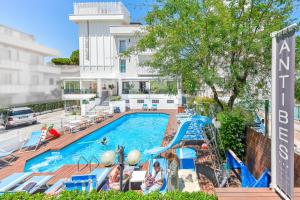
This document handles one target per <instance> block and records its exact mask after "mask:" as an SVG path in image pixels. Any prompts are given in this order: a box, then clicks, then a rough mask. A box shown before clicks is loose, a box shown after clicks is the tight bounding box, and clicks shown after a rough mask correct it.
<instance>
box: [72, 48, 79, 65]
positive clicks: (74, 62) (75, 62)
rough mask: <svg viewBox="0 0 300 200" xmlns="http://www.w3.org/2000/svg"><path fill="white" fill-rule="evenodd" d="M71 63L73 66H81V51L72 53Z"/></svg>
mask: <svg viewBox="0 0 300 200" xmlns="http://www.w3.org/2000/svg"><path fill="white" fill-rule="evenodd" d="M70 61H71V63H72V65H79V50H75V51H73V52H72V54H71V56H70Z"/></svg>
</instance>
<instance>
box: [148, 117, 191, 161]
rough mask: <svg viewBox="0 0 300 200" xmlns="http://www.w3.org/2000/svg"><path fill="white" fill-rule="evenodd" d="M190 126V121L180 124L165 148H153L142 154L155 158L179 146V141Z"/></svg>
mask: <svg viewBox="0 0 300 200" xmlns="http://www.w3.org/2000/svg"><path fill="white" fill-rule="evenodd" d="M190 124H191V121H185V122H183V123H181V124H180V126H179V128H178V130H177V133H176V135H175V136H174V138H173V139H172V141H171V142H170V143H169V144H168V145H167V146H165V147H155V148H153V149H148V150H145V151H144V153H145V154H151V155H153V157H155V155H159V154H160V153H163V152H165V151H166V150H168V149H170V148H172V147H173V146H175V145H176V144H179V143H180V141H181V140H182V138H183V136H184V135H185V133H186V131H187V130H188V128H189V126H190Z"/></svg>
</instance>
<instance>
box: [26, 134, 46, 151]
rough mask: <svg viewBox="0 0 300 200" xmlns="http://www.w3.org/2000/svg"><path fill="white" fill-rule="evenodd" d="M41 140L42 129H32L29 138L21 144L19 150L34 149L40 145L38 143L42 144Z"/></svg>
mask: <svg viewBox="0 0 300 200" xmlns="http://www.w3.org/2000/svg"><path fill="white" fill-rule="evenodd" d="M42 142H43V141H42V131H34V132H32V133H31V136H30V138H29V139H28V140H27V141H25V142H24V144H23V145H22V146H21V148H20V151H21V150H25V149H26V150H29V149H33V150H36V149H37V148H38V147H39V146H40V144H42Z"/></svg>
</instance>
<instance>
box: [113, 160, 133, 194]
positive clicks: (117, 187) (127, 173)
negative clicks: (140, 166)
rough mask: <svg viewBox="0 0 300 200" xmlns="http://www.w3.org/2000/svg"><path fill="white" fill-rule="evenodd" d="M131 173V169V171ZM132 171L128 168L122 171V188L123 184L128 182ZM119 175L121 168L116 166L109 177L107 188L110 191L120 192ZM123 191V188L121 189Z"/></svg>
mask: <svg viewBox="0 0 300 200" xmlns="http://www.w3.org/2000/svg"><path fill="white" fill-rule="evenodd" d="M132 171H133V169H132ZM132 171H131V170H130V169H129V168H126V167H125V169H124V171H123V182H122V183H123V186H124V185H125V183H126V182H127V181H128V180H129V178H130V176H131V174H132ZM120 174H121V167H120V165H118V166H117V167H116V168H115V169H113V171H112V172H111V175H110V176H109V180H108V186H109V188H110V189H112V190H120ZM122 189H123V188H122Z"/></svg>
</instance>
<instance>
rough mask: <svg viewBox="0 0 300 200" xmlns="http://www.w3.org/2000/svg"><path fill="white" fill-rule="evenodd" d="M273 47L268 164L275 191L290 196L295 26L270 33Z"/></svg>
mask: <svg viewBox="0 0 300 200" xmlns="http://www.w3.org/2000/svg"><path fill="white" fill-rule="evenodd" d="M274 43H275V44H274ZM274 47H275V50H274V49H273V54H274V53H275V56H274V55H273V66H272V67H273V74H272V76H273V77H272V80H273V82H272V84H274V85H275V87H274V85H273V87H272V90H273V91H272V93H273V95H272V101H273V102H272V106H273V107H274V109H273V113H272V120H275V121H273V122H272V123H274V124H273V126H272V140H275V141H272V151H275V152H272V155H273V156H275V157H272V165H275V168H272V182H273V186H274V187H275V189H276V190H277V191H278V192H279V194H281V195H282V196H283V197H284V198H286V199H292V198H293V194H294V87H295V29H294V28H290V27H288V28H286V29H283V30H282V31H279V32H276V33H275V34H274V35H273V48H274ZM274 59H275V60H274ZM274 67H275V69H274ZM274 76H275V77H274ZM274 90H275V91H274ZM273 118H274V119H273ZM273 128H274V129H273ZM273 145H275V146H274V147H273ZM274 169H275V170H274ZM273 170H274V171H273ZM274 173H276V175H275V174H274ZM273 175H274V176H273Z"/></svg>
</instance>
